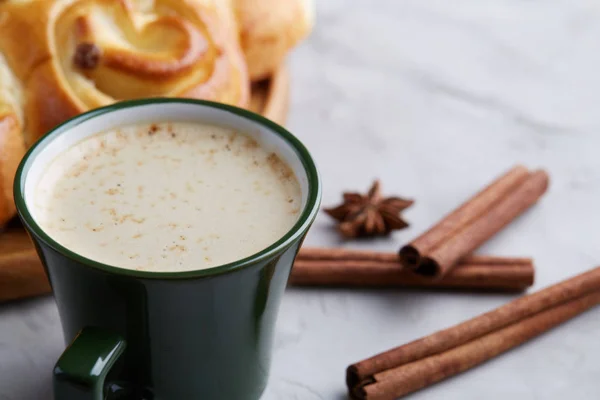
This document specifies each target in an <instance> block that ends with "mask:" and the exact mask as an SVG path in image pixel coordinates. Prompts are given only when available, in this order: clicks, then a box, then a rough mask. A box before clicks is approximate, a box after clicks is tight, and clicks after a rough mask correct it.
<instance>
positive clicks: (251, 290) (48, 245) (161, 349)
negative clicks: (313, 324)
mask: <svg viewBox="0 0 600 400" xmlns="http://www.w3.org/2000/svg"><path fill="white" fill-rule="evenodd" d="M161 102H164V103H174V102H175V103H176V102H181V103H186V104H190V103H191V104H198V105H199V106H202V107H210V108H217V109H220V110H226V111H228V112H232V113H235V114H237V115H240V116H242V117H244V118H247V119H250V120H252V121H254V122H256V123H258V124H261V125H262V126H263V127H267V128H268V129H269V131H270V132H272V133H273V134H275V135H279V136H280V137H282V138H284V140H285V141H286V142H287V143H288V144H289V145H290V146H291V147H292V148H293V149H294V151H295V152H296V154H297V155H298V156H299V158H300V160H301V161H302V164H303V167H304V169H305V171H306V172H307V176H308V183H309V185H308V187H309V190H308V193H307V201H306V205H305V207H304V210H303V211H302V213H301V216H300V218H299V221H298V222H297V223H296V225H295V226H294V227H293V228H292V229H291V230H290V231H289V232H288V233H287V234H286V235H285V236H284V237H283V238H282V239H280V240H279V241H277V242H276V243H274V244H273V245H272V246H270V247H268V248H267V249H265V250H263V251H261V252H260V253H258V254H255V255H253V256H250V257H248V258H246V259H243V260H240V261H238V262H234V263H230V264H227V265H224V266H220V267H216V268H211V269H205V270H198V271H190V272H179V273H150V272H143V271H135V270H125V269H120V268H116V267H114V266H110V265H105V264H101V263H98V262H95V261H93V260H89V259H86V258H84V257H82V256H79V255H77V254H75V253H73V252H71V251H70V250H68V249H66V248H64V247H62V246H61V245H60V244H58V243H56V242H55V241H54V240H53V239H52V238H50V237H49V236H48V235H46V234H45V232H43V231H42V229H41V228H40V227H39V226H38V225H37V223H36V222H35V220H34V219H33V218H32V216H31V214H30V213H29V210H28V209H27V207H26V203H25V200H24V185H25V182H26V180H27V172H28V169H29V168H30V166H31V163H32V162H33V161H34V159H35V157H36V155H37V154H39V153H40V152H42V151H43V149H44V146H45V143H47V142H48V141H51V140H54V139H55V138H56V137H59V136H60V134H61V132H64V131H67V130H68V129H71V128H72V127H73V126H76V125H77V124H78V123H80V122H81V121H84V120H87V119H89V118H97V117H102V116H105V117H106V114H109V113H110V112H111V111H112V110H115V109H122V108H123V107H126V108H131V109H134V108H135V107H138V106H143V105H145V104H154V103H161ZM319 200H320V183H319V178H318V174H317V171H316V168H315V166H314V163H313V161H312V159H311V157H310V155H309V153H308V152H307V151H306V149H305V148H304V146H303V145H302V144H301V143H300V142H299V141H298V140H297V139H296V138H294V137H293V136H292V135H291V134H290V133H289V132H287V131H285V129H283V128H281V127H280V126H278V125H276V124H274V123H273V122H271V121H268V120H266V119H264V118H262V117H260V116H258V115H256V114H253V113H250V112H248V111H246V110H241V109H238V108H235V107H231V106H226V105H222V104H216V103H211V102H206V101H197V100H181V99H152V100H141V101H131V102H124V103H120V104H116V105H113V106H109V107H105V108H101V109H97V110H94V111H92V112H90V113H87V114H83V115H81V116H79V117H76V118H74V119H72V120H70V121H68V122H66V123H65V124H63V125H61V126H59V127H58V128H56V129H55V130H54V131H52V132H50V133H49V134H48V135H47V136H45V137H44V138H42V139H41V140H40V141H39V142H38V143H37V144H36V145H34V147H33V148H32V149H31V150H30V151H29V152H28V154H27V155H26V157H25V158H24V160H23V162H22V163H21V165H20V167H19V170H18V172H17V177H16V180H15V201H16V204H17V209H18V212H19V216H20V217H21V219H22V221H23V223H24V225H25V226H26V228H27V230H28V231H29V232H30V234H31V237H32V239H33V241H34V244H35V245H36V248H37V251H38V253H39V255H40V258H41V259H42V262H43V264H44V266H45V268H46V271H47V274H48V277H49V280H50V284H51V285H52V289H53V292H54V297H55V299H56V303H57V306H58V310H59V314H60V318H61V322H62V326H63V331H64V335H65V340H66V342H67V343H70V342H71V341H72V340H73V339H74V338H75V337H76V336H77V335H78V333H79V332H80V331H81V330H82V329H84V328H89V327H95V328H99V330H95V331H87V330H86V331H84V333H83V334H82V336H80V337H79V338H78V339H77V340H75V342H74V344H73V345H72V347H71V348H70V349H68V350H67V351H66V353H65V354H64V355H63V357H62V358H61V359H60V361H59V362H58V363H57V370H56V372H58V374H57V375H56V376H55V387H56V390H57V391H58V392H57V394H56V400H71V399H76V400H79V398H76V397H70V396H69V394H68V391H69V390H71V391H72V390H73V388H77V387H80V386H81V385H79V386H78V382H80V381H81V382H85V383H86V385H87V387H90V388H91V387H93V385H94V383H95V382H100V381H101V380H102V376H101V374H97V376H92V374H90V373H89V371H90V362H93V361H94V360H98V359H99V357H100V358H102V355H103V354H104V355H106V351H107V349H109V348H110V344H111V343H112V344H113V345H115V346H117V347H115V349H116V350H115V352H114V353H111V354H112V357H110V360H111V363H112V361H113V359H114V358H116V357H118V353H119V351H122V349H123V348H122V347H120V346H122V345H123V344H122V342H120V341H118V340H116V339H115V340H114V341H112V342H110V341H105V342H102V341H100V342H99V343H96V342H97V341H98V337H100V336H102V335H104V337H112V338H113V339H114V338H118V337H122V338H124V339H125V342H126V346H127V347H126V350H125V351H124V353H123V355H122V356H121V357H119V359H118V360H117V362H116V363H115V364H114V366H112V368H110V367H111V365H110V364H111V363H109V362H107V360H106V359H105V360H104V362H105V363H106V368H101V369H102V371H106V370H108V369H110V371H109V372H108V375H107V377H106V382H105V384H104V394H103V395H104V396H105V398H106V399H108V400H117V399H119V400H120V399H128V400H142V399H144V400H151V399H152V400H184V399H185V400H188V399H189V400H193V399H199V400H256V399H258V398H259V397H260V395H261V393H262V392H263V390H264V387H265V385H266V383H267V377H268V374H269V365H270V358H271V347H272V339H273V334H274V328H275V321H276V317H277V311H278V308H279V304H280V301H281V297H282V295H283V292H284V289H285V286H286V282H287V279H288V277H289V274H290V271H291V268H292V264H293V261H294V257H295V256H296V253H297V251H298V249H299V247H300V245H301V242H302V239H303V238H304V236H305V235H306V232H307V230H308V228H309V227H310V225H311V223H312V221H313V220H314V217H315V215H316V213H317V211H318V208H319ZM89 332H96V333H97V336H98V337H94V335H90V334H89ZM82 349H83V350H82ZM74 351H75V354H72V353H73V352H74ZM80 352H81V353H80ZM77 353H80V354H77ZM94 357H96V358H94ZM103 359H104V358H103ZM73 360H81V363H80V362H79V361H75V362H74V361H73ZM79 364H80V366H81V367H80V368H78V365H79ZM67 366H68V368H67ZM85 376H88V377H89V379H88V380H85V379H84V378H83V377H85ZM65 381H69V383H68V384H67V383H65ZM90 390H92V391H93V389H90ZM83 393H85V391H84V392H83ZM83 398H85V399H87V400H92V399H93V400H96V398H94V397H89V396H88V397H83ZM83 398H82V399H83Z"/></svg>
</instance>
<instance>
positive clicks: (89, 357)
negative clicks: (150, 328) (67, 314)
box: [54, 327, 126, 400]
mask: <svg viewBox="0 0 600 400" xmlns="http://www.w3.org/2000/svg"><path fill="white" fill-rule="evenodd" d="M125 346H126V342H125V339H123V338H122V337H121V336H119V335H117V334H114V333H111V332H107V331H105V330H103V329H100V328H95V327H88V328H83V329H82V330H81V331H80V332H79V333H78V334H77V336H76V337H75V339H73V341H72V342H71V344H70V345H69V347H67V349H66V350H65V351H64V352H63V354H62V355H61V356H60V358H59V359H58V361H57V362H56V365H55V366H54V399H55V400H103V399H104V394H103V392H104V379H105V378H106V375H107V374H108V371H110V369H111V368H112V366H113V365H114V363H115V362H116V361H117V360H118V359H119V357H120V356H121V354H123V351H125Z"/></svg>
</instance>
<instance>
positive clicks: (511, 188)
mask: <svg viewBox="0 0 600 400" xmlns="http://www.w3.org/2000/svg"><path fill="white" fill-rule="evenodd" d="M547 187H548V175H547V173H546V172H545V171H541V170H540V171H536V172H533V173H529V172H528V171H527V169H525V168H524V167H523V166H517V167H514V168H513V169H511V170H510V171H508V172H507V173H506V174H504V175H503V176H502V177H500V178H498V179H497V180H496V181H494V182H493V183H492V184H490V185H489V186H488V187H487V188H485V189H484V190H482V191H481V192H480V193H478V194H477V195H475V196H474V197H473V198H471V199H470V200H468V201H467V202H465V203H464V204H463V205H462V206H460V207H459V208H458V209H456V210H455V211H453V212H452V213H450V214H449V215H448V216H446V217H445V218H444V219H442V221H440V222H439V223H438V224H436V225H435V226H433V227H432V228H431V229H430V230H429V231H427V232H425V233H424V234H423V235H421V236H419V237H417V238H416V239H415V240H413V241H412V242H411V243H409V244H408V245H406V246H403V247H402V248H401V249H400V252H399V255H400V260H401V262H402V264H403V265H404V266H405V267H407V268H410V269H412V270H414V271H416V272H417V273H419V274H422V275H426V276H435V277H440V276H443V275H444V274H445V273H447V272H448V271H450V269H451V268H452V267H454V266H455V265H456V263H457V262H458V261H459V260H461V259H462V258H464V257H465V256H466V255H468V254H469V253H471V252H472V251H474V250H475V249H477V248H478V247H479V246H481V245H482V244H483V243H484V242H485V241H486V240H488V239H489V238H490V237H492V236H493V235H494V234H496V233H497V232H499V231H500V230H501V229H502V228H504V227H505V226H506V225H507V224H508V223H510V222H511V221H512V220H514V219H515V218H516V217H518V216H519V215H520V214H522V213H523V212H524V211H525V210H527V209H528V208H529V207H531V206H532V205H533V204H535V203H536V202H537V200H538V199H539V198H540V197H541V196H542V195H543V194H544V193H545V192H546V189H547Z"/></svg>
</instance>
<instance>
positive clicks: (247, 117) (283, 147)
mask: <svg viewBox="0 0 600 400" xmlns="http://www.w3.org/2000/svg"><path fill="white" fill-rule="evenodd" d="M153 122H199V123H205V124H206V123H208V124H214V125H218V126H223V127H227V128H231V129H234V130H238V131H240V132H243V133H245V134H247V135H249V136H250V137H252V138H253V139H254V140H256V141H257V142H258V143H259V144H260V145H261V146H262V147H263V148H264V149H265V150H267V151H268V152H274V153H275V154H277V155H278V156H279V158H280V159H281V160H282V161H284V162H285V163H286V164H287V165H288V166H289V167H290V168H291V169H292V170H293V172H294V175H295V176H296V179H297V180H298V182H299V184H300V188H301V194H302V203H301V204H302V212H301V214H300V216H299V217H298V220H297V221H296V223H295V225H294V226H293V227H292V228H291V229H290V231H289V232H288V233H287V234H286V235H284V237H282V238H281V239H280V240H279V241H277V242H276V243H274V244H273V245H271V246H269V247H268V248H267V249H264V250H263V251H261V252H259V253H257V254H255V255H252V256H250V257H247V258H245V259H243V260H240V261H236V262H233V263H230V264H226V265H223V266H216V267H212V268H207V269H203V270H194V271H182V272H148V271H135V270H127V269H122V268H117V267H111V266H107V265H104V264H101V263H99V262H96V261H93V260H89V259H85V258H84V257H81V256H79V255H76V254H74V253H72V252H71V251H70V250H68V249H66V248H64V247H63V246H61V245H60V244H59V243H57V242H56V241H54V240H53V239H52V238H51V236H49V235H48V234H47V233H46V232H44V231H43V229H42V228H41V227H40V226H39V225H38V224H37V223H36V217H37V216H36V208H35V207H33V206H32V205H33V202H34V196H35V192H36V188H37V185H38V183H39V181H40V179H41V178H42V176H43V174H44V172H45V170H46V169H47V166H48V164H49V163H51V162H52V161H53V160H54V159H55V158H56V157H58V156H60V154H61V153H63V152H64V151H65V150H67V149H68V148H70V147H71V146H73V145H75V144H76V143H78V142H80V141H82V140H84V139H86V138H87V137H89V136H92V135H95V134H97V133H100V132H103V131H107V130H111V129H115V128H118V127H120V126H124V125H131V124H138V123H139V124H145V123H153ZM318 181H319V179H318V174H317V171H316V167H315V165H314V162H313V161H312V158H311V157H310V154H309V153H308V151H307V150H306V148H305V147H304V146H303V145H302V144H301V143H300V142H299V141H298V140H297V139H296V138H295V137H294V136H293V135H292V134H290V133H289V132H287V131H286V130H285V129H284V128H282V127H280V126H279V125H277V124H275V123H273V122H271V121H269V120H267V119H265V118H263V117H261V116H259V115H257V114H254V113H251V112H249V111H246V110H242V109H239V108H237V107H232V106H227V105H223V104H217V103H212V102H207V101H201V100H183V99H149V100H138V101H128V102H123V103H118V104H114V105H111V106H108V107H103V108H100V109H97V110H93V111H90V112H88V113H86V114H82V115H80V116H77V117H75V118H73V119H71V120H70V121H67V122H65V123H64V124H62V125H60V126H58V127H57V128H55V129H54V130H53V131H51V132H49V133H48V134H47V135H46V136H44V137H43V138H42V139H40V140H39V141H38V142H37V143H36V144H35V145H34V146H33V147H32V148H31V149H30V151H29V152H28V153H27V155H26V156H25V157H24V159H23V161H22V162H21V165H20V167H19V169H18V171H17V176H16V179H15V202H16V205H17V211H18V212H19V214H20V215H21V218H22V219H23V220H24V222H25V224H26V225H27V226H28V228H30V230H33V231H34V233H37V234H39V236H41V239H42V240H45V241H46V242H48V244H49V245H50V246H51V247H53V248H55V249H57V250H59V251H61V252H63V253H67V255H71V256H76V257H78V258H81V259H83V260H84V261H86V262H87V263H88V264H93V265H95V266H100V267H105V268H106V267H108V268H111V269H112V268H114V269H118V270H119V271H121V272H128V273H134V274H136V273H137V274H141V275H144V274H152V275H165V276H167V275H185V274H186V273H192V274H194V273H196V274H202V273H203V272H204V274H210V273H211V271H212V272H213V273H217V272H221V271H223V270H227V269H230V268H232V267H235V265H234V264H238V265H241V264H245V263H246V262H248V261H254V260H255V259H256V258H257V257H261V256H265V255H267V254H268V253H270V252H272V251H276V250H277V249H278V248H279V247H280V246H285V245H286V244H287V243H288V241H291V240H293V239H294V238H295V237H296V236H298V235H299V234H302V233H303V231H304V230H306V229H307V228H308V225H310V222H311V221H312V219H313V218H314V215H315V213H316V212H317V210H318V203H319V198H320V185H319V182H318Z"/></svg>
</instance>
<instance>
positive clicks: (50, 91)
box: [0, 0, 250, 224]
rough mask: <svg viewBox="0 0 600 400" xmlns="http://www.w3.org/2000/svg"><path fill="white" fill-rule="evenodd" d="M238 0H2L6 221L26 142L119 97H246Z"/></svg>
mask: <svg viewBox="0 0 600 400" xmlns="http://www.w3.org/2000/svg"><path fill="white" fill-rule="evenodd" d="M231 1H232V0H0V224H3V223H4V222H6V221H7V220H8V219H9V218H10V217H12V216H14V213H15V209H14V204H13V199H12V180H13V179H14V174H15V171H16V168H17V166H18V163H19V161H20V159H21V158H22V156H23V154H24V152H25V148H26V147H27V146H29V145H31V144H32V143H33V142H34V141H35V140H37V139H38V138H39V137H40V136H41V135H43V134H44V133H46V132H47V131H48V130H50V129H52V128H53V127H55V126H56V125H57V124H59V123H61V122H63V121H65V120H66V119H68V118H70V117H73V116H75V115H77V114H80V113H82V112H84V111H87V110H90V109H92V108H96V107H99V106H104V105H107V104H110V103H113V102H116V101H119V100H126V99H135V98H142V97H156V96H160V97H192V98H202V99H208V100H214V101H219V102H223V103H229V104H234V105H238V106H242V107H243V106H246V105H247V104H248V101H249V90H250V81H249V79H248V73H247V69H246V63H245V60H244V55H243V52H242V50H241V48H240V45H239V37H238V26H237V20H236V16H235V10H234V8H233V5H232V3H231Z"/></svg>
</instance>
